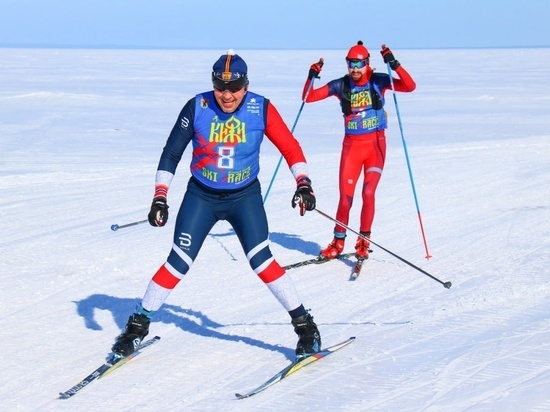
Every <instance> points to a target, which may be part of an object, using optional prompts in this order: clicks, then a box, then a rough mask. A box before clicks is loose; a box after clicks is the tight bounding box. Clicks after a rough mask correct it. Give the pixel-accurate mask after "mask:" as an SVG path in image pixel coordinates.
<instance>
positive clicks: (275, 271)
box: [258, 261, 285, 283]
mask: <svg viewBox="0 0 550 412" xmlns="http://www.w3.org/2000/svg"><path fill="white" fill-rule="evenodd" d="M284 274H285V270H284V269H283V268H282V267H281V265H279V264H278V263H277V262H276V261H273V262H271V263H270V264H269V266H268V267H266V268H265V269H264V270H262V271H261V272H260V273H258V277H259V278H260V279H261V280H262V281H263V282H264V283H271V282H273V281H274V280H277V279H279V278H280V277H281V276H283V275H284Z"/></svg>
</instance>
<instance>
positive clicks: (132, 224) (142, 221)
mask: <svg viewBox="0 0 550 412" xmlns="http://www.w3.org/2000/svg"><path fill="white" fill-rule="evenodd" d="M145 222H147V219H145V220H140V221H139V222H132V223H126V224H125V225H117V224H114V225H111V230H112V231H115V232H116V231H117V230H118V229H123V228H125V227H130V226H136V225H139V224H141V223H145Z"/></svg>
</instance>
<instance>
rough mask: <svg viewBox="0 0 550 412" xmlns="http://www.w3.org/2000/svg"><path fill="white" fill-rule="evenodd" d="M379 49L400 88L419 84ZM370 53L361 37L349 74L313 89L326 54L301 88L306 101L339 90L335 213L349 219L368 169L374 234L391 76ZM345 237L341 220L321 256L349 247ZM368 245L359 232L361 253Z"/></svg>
mask: <svg viewBox="0 0 550 412" xmlns="http://www.w3.org/2000/svg"><path fill="white" fill-rule="evenodd" d="M380 53H381V54H382V57H383V58H384V62H385V63H389V65H390V68H391V69H392V70H393V71H395V73H397V74H398V76H399V77H398V78H396V77H394V78H393V85H394V88H395V91H398V92H412V91H413V90H414V89H415V88H416V84H415V82H414V80H413V79H412V77H411V76H410V74H409V73H408V72H407V71H406V70H405V69H404V68H403V66H402V65H401V64H400V63H399V61H397V60H396V59H395V57H394V56H393V53H392V51H391V50H390V49H389V48H388V47H386V46H385V45H382V50H381V51H380ZM369 58H370V54H369V51H368V50H367V48H366V47H365V46H364V45H363V42H362V41H358V42H357V44H356V45H354V46H353V47H351V48H350V49H349V51H348V54H347V56H346V64H347V66H348V74H347V75H345V76H344V77H341V78H339V79H335V80H332V81H330V82H328V83H327V84H325V85H324V86H322V87H320V88H318V89H315V88H311V89H310V85H311V82H312V81H313V78H318V77H319V73H320V72H321V68H322V64H323V61H322V59H321V60H320V61H319V62H318V63H314V64H312V65H311V67H310V70H309V75H308V79H307V81H306V83H305V85H304V90H303V93H302V99H304V100H305V102H307V103H311V102H316V101H319V100H323V99H326V98H327V97H330V96H336V97H337V98H338V99H339V100H340V106H341V108H342V113H343V116H344V140H343V143H342V153H341V157H340V176H339V191H340V199H339V201H338V209H337V211H336V219H337V220H338V221H339V222H341V223H344V224H345V225H347V224H348V221H349V213H350V209H351V206H352V204H353V195H354V193H355V187H356V185H357V182H358V180H359V177H360V175H361V172H363V188H362V199H363V207H362V209H361V224H360V233H361V235H363V236H364V237H369V236H370V234H371V226H372V222H373V220H374V210H375V206H374V197H375V192H376V187H377V186H378V182H379V181H380V177H381V176H382V170H383V169H384V161H385V159H386V135H385V129H386V128H387V116H386V112H385V110H384V103H385V100H384V93H385V92H386V91H387V90H391V88H392V81H391V79H390V76H389V75H388V74H385V73H375V72H374V71H373V69H372V68H371V67H370V65H369ZM345 238H346V230H345V229H344V228H343V227H341V226H339V225H336V226H335V227H334V238H333V240H332V241H331V242H330V244H329V245H328V246H327V247H326V248H325V249H323V250H321V253H320V256H321V257H322V258H324V259H334V258H336V257H338V255H340V253H342V251H343V250H344V242H345ZM369 246H370V244H369V242H368V241H366V240H365V239H363V238H362V237H360V236H359V237H358V238H357V242H356V244H355V255H356V257H357V258H358V259H366V258H368V252H369Z"/></svg>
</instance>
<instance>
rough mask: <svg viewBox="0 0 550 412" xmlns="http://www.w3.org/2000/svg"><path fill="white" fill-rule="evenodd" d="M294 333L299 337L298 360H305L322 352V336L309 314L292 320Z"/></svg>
mask: <svg viewBox="0 0 550 412" xmlns="http://www.w3.org/2000/svg"><path fill="white" fill-rule="evenodd" d="M292 326H294V332H296V334H297V335H298V345H297V346H296V358H297V359H299V358H303V357H307V356H310V355H312V354H314V353H315V352H319V351H320V350H321V334H320V333H319V329H317V325H316V324H315V322H313V316H311V315H310V314H309V313H306V314H305V315H302V316H298V317H297V318H292Z"/></svg>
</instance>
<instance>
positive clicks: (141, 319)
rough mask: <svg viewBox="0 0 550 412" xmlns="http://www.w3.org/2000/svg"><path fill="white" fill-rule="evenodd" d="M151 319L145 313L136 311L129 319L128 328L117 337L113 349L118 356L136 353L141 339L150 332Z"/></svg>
mask: <svg viewBox="0 0 550 412" xmlns="http://www.w3.org/2000/svg"><path fill="white" fill-rule="evenodd" d="M150 323H151V320H150V319H149V318H148V317H147V316H145V315H138V314H137V313H134V314H133V315H132V316H130V318H129V319H128V323H127V324H126V330H125V331H124V332H123V333H121V334H120V335H119V336H117V338H116V342H115V344H114V345H113V347H112V348H111V350H112V351H113V352H114V353H115V355H117V356H122V357H127V356H129V355H131V354H132V353H134V352H135V351H136V349H137V348H138V347H139V345H140V343H141V341H142V340H143V338H144V337H145V336H147V334H148V333H149V324H150Z"/></svg>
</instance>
